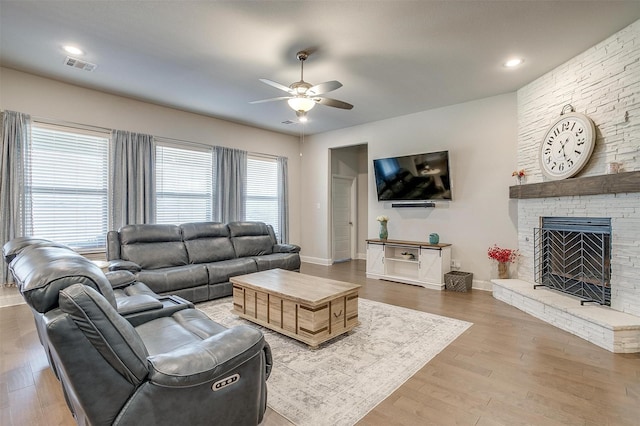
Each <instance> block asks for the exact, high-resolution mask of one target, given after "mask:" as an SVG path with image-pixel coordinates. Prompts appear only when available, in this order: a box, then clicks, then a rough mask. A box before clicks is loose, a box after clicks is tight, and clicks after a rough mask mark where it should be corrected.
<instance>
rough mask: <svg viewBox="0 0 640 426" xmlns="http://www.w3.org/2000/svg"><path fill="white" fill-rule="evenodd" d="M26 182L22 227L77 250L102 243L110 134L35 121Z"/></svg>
mask: <svg viewBox="0 0 640 426" xmlns="http://www.w3.org/2000/svg"><path fill="white" fill-rule="evenodd" d="M31 136H32V143H31V147H30V152H29V155H28V159H27V168H26V169H27V173H28V174H29V176H27V178H26V183H27V185H28V186H29V190H30V191H31V195H32V199H31V201H32V203H31V209H30V212H29V211H27V212H25V213H26V217H25V225H26V233H27V235H30V236H36V237H42V238H47V239H51V240H54V241H58V242H61V243H64V244H67V245H69V246H71V247H73V248H75V249H78V250H79V251H91V250H94V249H104V246H105V235H106V233H107V217H108V215H107V212H108V210H107V209H108V205H107V204H108V155H109V154H108V150H109V135H108V134H100V133H96V132H90V131H85V130H76V129H69V128H65V127H57V126H50V125H42V126H40V125H37V124H34V125H33V126H32V130H31Z"/></svg>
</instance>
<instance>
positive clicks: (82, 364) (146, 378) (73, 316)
mask: <svg viewBox="0 0 640 426" xmlns="http://www.w3.org/2000/svg"><path fill="white" fill-rule="evenodd" d="M10 269H11V272H12V273H13V275H14V278H15V279H16V283H17V284H18V287H19V289H20V291H21V293H22V295H23V297H24V299H25V301H26V302H27V303H28V304H29V306H30V307H31V309H32V311H33V312H34V316H35V317H36V325H37V326H38V332H39V334H40V333H41V334H42V335H41V341H43V346H44V347H45V349H46V350H47V352H48V356H50V362H51V363H52V367H53V369H54V371H55V372H56V374H57V376H58V378H59V379H60V382H61V385H62V388H63V391H64V394H65V398H66V400H67V403H68V405H69V407H70V409H71V411H72V412H73V415H74V417H75V419H76V421H77V422H78V424H80V425H111V424H114V425H129V424H131V425H133V424H135V425H176V424H189V425H199V424H234V425H236V424H237V425H255V424H258V423H259V422H260V421H261V420H262V418H263V415H264V412H265V409H266V399H267V396H266V395H267V394H266V379H267V378H268V376H269V373H270V370H271V364H272V362H271V352H270V348H269V346H268V344H267V343H266V341H265V340H264V337H263V335H262V333H261V332H260V331H258V330H256V329H255V328H252V327H249V326H240V327H234V328H231V329H227V328H226V327H223V326H221V325H220V324H217V323H215V322H214V321H212V320H211V319H209V318H208V317H207V316H206V315H205V314H203V313H202V312H200V311H198V310H197V309H193V308H192V306H193V305H191V304H190V303H189V302H185V303H178V304H176V305H168V306H163V307H161V308H159V309H156V308H150V309H148V310H146V311H143V312H137V313H136V312H134V313H133V316H128V317H125V316H123V315H122V314H121V313H120V312H118V310H117V308H122V306H118V303H117V301H116V297H115V294H114V289H113V287H112V284H113V283H112V282H109V280H108V279H107V278H106V277H105V275H104V274H103V273H102V271H101V270H100V268H98V267H97V266H95V265H94V264H93V263H92V262H91V261H89V260H87V259H86V258H84V257H82V256H80V255H78V254H77V253H74V252H73V251H72V250H70V249H68V248H66V247H64V246H62V247H61V246H58V245H55V244H53V245H51V244H34V245H32V246H25V247H23V248H22V249H21V250H19V253H17V254H16V255H15V256H14V258H13V260H12V261H11V263H10ZM121 278H123V281H122V282H121V283H120V284H116V287H117V286H118V285H125V287H123V288H128V287H130V285H129V286H127V284H126V281H127V278H126V277H121ZM120 290H121V289H118V288H116V292H117V291H120ZM133 293H134V294H133V295H135V291H133ZM133 295H132V296H133ZM162 299H163V298H162V297H160V299H154V300H156V301H158V300H162ZM169 300H171V299H170V297H169ZM179 300H180V299H178V301H179ZM141 315H142V316H141Z"/></svg>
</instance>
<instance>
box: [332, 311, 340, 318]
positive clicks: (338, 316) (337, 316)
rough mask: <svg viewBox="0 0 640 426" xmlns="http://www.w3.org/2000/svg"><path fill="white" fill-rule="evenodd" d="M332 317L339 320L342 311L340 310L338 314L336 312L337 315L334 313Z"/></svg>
mask: <svg viewBox="0 0 640 426" xmlns="http://www.w3.org/2000/svg"><path fill="white" fill-rule="evenodd" d="M333 316H334V317H336V318H340V317H341V316H342V309H340V312H338V313H337V314H336V313H335V312H334V313H333Z"/></svg>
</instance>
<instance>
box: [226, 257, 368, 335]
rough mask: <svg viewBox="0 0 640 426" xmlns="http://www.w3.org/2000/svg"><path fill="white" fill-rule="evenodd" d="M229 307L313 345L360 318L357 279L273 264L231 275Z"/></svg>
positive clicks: (243, 316) (337, 332) (235, 312)
mask: <svg viewBox="0 0 640 426" xmlns="http://www.w3.org/2000/svg"><path fill="white" fill-rule="evenodd" d="M231 282H232V283H233V310H232V311H231V312H232V313H234V314H236V315H238V316H240V317H242V318H245V319H247V320H249V321H252V322H254V323H256V324H260V325H261V326H263V327H267V328H269V329H271V330H274V331H277V332H278V333H281V334H284V335H285V336H289V337H291V338H293V339H296V340H299V341H301V342H304V343H306V344H308V345H309V346H311V347H316V346H318V345H319V344H321V343H323V342H326V341H327V340H329V339H332V338H334V337H336V336H339V335H341V334H344V333H346V332H348V331H350V330H352V329H353V328H354V327H355V326H357V325H358V324H360V323H359V322H358V289H359V288H360V287H361V286H360V285H358V284H351V283H346V282H342V281H336V280H329V279H325V278H320V277H314V276H311V275H305V274H301V273H299V272H292V271H286V270H283V269H271V270H268V271H262V272H255V273H253V274H247V275H240V276H237V277H233V278H231Z"/></svg>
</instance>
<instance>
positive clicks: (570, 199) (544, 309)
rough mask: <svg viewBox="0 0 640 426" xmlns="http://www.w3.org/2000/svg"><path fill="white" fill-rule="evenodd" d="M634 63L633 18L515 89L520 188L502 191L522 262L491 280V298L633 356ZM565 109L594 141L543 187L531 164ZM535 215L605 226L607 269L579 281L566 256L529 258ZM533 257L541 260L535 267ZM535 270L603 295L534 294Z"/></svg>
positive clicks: (639, 127)
mask: <svg viewBox="0 0 640 426" xmlns="http://www.w3.org/2000/svg"><path fill="white" fill-rule="evenodd" d="M639 60H640V21H636V22H634V23H633V24H631V25H629V26H628V27H627V28H624V29H622V30H620V31H618V32H617V33H616V34H613V35H612V36H611V37H609V38H607V39H606V40H603V41H602V42H600V43H598V44H597V45H595V46H593V47H592V48H590V49H588V50H586V51H585V52H583V53H581V54H580V55H578V56H576V57H575V58H573V59H571V60H569V61H567V62H565V63H564V64H562V65H560V66H558V67H557V68H555V69H554V70H552V71H550V72H548V73H547V74H545V75H544V76H542V77H540V78H538V79H536V80H535V81H533V82H531V83H529V84H528V85H526V86H524V87H522V88H521V89H519V90H518V107H517V108H518V147H517V148H518V157H517V165H516V169H517V170H520V169H524V170H525V172H526V184H525V185H516V186H512V187H511V188H510V190H509V192H510V198H511V199H512V201H511V202H512V203H513V205H514V207H515V206H516V204H517V218H514V219H515V223H516V226H517V234H518V249H519V250H520V253H521V254H522V256H521V258H520V261H519V262H518V273H517V278H516V279H513V280H494V296H495V297H496V298H499V299H500V300H504V301H505V302H507V303H510V304H512V305H513V306H516V307H518V308H519V309H522V310H524V311H526V312H528V313H530V314H531V315H534V316H536V317H538V318H541V319H543V320H545V321H547V322H549V323H551V324H554V325H556V326H558V327H560V328H562V329H564V330H566V331H568V332H570V333H573V334H576V335H578V336H580V337H583V338H584V339H586V340H589V341H590V342H592V343H595V344H597V345H599V346H602V347H604V348H606V349H608V350H610V351H614V352H640V192H638V191H640V98H639V97H638V96H637V90H636V89H637V87H638V85H640V73H639V72H638V63H640V62H639ZM567 104H571V105H572V106H573V107H574V109H575V110H576V111H577V112H580V113H583V114H585V115H587V116H588V117H590V119H591V120H592V121H593V122H594V124H595V127H596V144H595V148H594V151H593V154H592V156H591V157H590V159H589V161H588V163H587V164H586V165H585V167H584V169H582V170H581V172H580V173H579V175H578V177H574V178H570V179H565V180H563V181H549V180H548V179H547V178H545V177H544V176H543V174H542V170H541V167H540V158H539V151H540V143H541V140H542V138H543V135H544V133H545V131H546V129H547V128H548V126H549V124H550V123H551V122H553V120H554V119H555V118H556V117H557V116H558V114H560V112H561V111H562V109H563V108H564V106H565V105H567ZM613 162H615V163H621V164H622V170H621V171H622V173H618V174H607V172H608V170H609V168H608V167H607V166H608V164H610V163H613ZM543 217H559V218H568V219H574V218H591V219H595V218H607V219H610V226H611V230H610V234H609V238H610V242H609V244H608V246H609V249H610V252H609V253H608V258H609V259H608V266H607V264H606V262H607V260H604V258H603V259H602V260H601V262H602V263H601V268H592V269H591V270H589V271H588V272H587V274H586V275H594V276H595V277H586V278H585V277H584V275H585V274H584V273H578V272H576V271H575V270H574V269H573V268H572V266H573V258H572V257H571V256H573V255H571V254H569V255H568V256H565V257H564V258H563V259H562V261H561V262H560V263H563V262H564V266H563V265H562V264H556V263H555V262H556V260H552V259H551V258H550V257H547V258H544V256H546V253H544V252H540V251H538V252H536V250H537V247H539V246H537V245H536V244H537V238H540V235H536V234H535V232H534V229H536V228H541V223H540V218H543ZM603 244H604V245H605V246H606V245H607V243H606V241H604V240H603ZM566 246H567V248H569V246H570V243H567V244H566ZM538 250H539V248H538ZM536 254H538V256H541V257H542V258H543V259H542V260H543V261H546V262H547V263H546V264H544V263H543V265H542V267H541V268H540V269H538V268H537V267H536V263H535V259H536ZM606 254H607V253H605V257H606ZM588 256H589V255H588V254H587V255H583V257H588ZM596 263H597V262H596ZM561 267H567V269H566V270H564V271H562V270H561ZM595 269H601V270H602V271H603V274H602V275H603V276H601V277H598V274H597V273H596V272H597V271H596V270H595ZM607 272H609V276H608V277H607V276H606V273H607ZM544 273H549V274H550V275H552V276H553V279H554V280H556V282H558V283H559V284H560V285H561V286H567V287H572V286H582V285H583V284H582V283H585V282H586V283H587V284H590V285H595V286H596V287H591V288H592V289H593V288H595V289H596V290H602V289H604V290H605V295H604V299H605V304H604V305H600V304H595V303H585V304H583V305H581V303H580V302H581V300H584V299H592V297H590V295H587V296H586V297H585V296H583V295H580V297H576V296H573V295H567V294H565V293H559V292H556V291H555V290H549V289H547V288H546V287H538V288H537V289H534V288H533V286H534V285H536V282H537V281H539V280H540V279H541V277H540V275H541V274H544ZM594 278H596V279H595V280H594ZM495 281H502V283H501V284H502V285H496V284H495ZM590 281H599V283H595V284H593V283H591V282H590ZM587 287H588V286H587ZM607 304H610V306H607Z"/></svg>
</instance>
